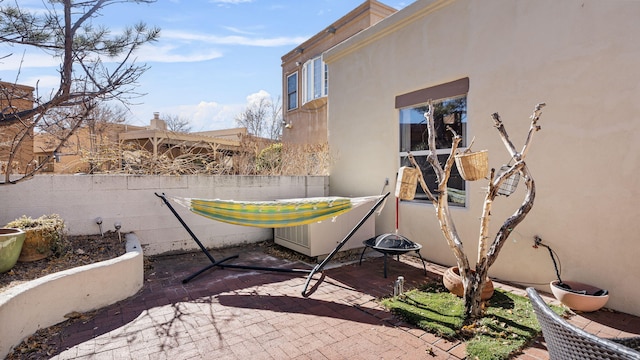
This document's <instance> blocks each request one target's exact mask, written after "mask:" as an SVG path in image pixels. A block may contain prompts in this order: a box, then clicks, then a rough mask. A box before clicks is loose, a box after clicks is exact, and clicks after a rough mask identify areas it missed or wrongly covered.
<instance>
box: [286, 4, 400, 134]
mask: <svg viewBox="0 0 640 360" xmlns="http://www.w3.org/2000/svg"><path fill="white" fill-rule="evenodd" d="M396 11H397V10H396V9H394V8H392V7H390V6H387V5H385V4H383V3H381V2H379V1H376V0H366V1H365V2H363V3H362V4H360V5H359V6H358V7H356V8H355V9H353V10H351V11H350V12H349V13H348V14H346V15H344V16H342V17H341V18H340V19H338V20H336V21H334V22H333V23H332V24H331V25H329V26H327V27H326V28H325V29H323V30H322V31H320V32H319V33H317V34H315V35H314V36H312V37H311V38H310V39H308V40H307V41H305V42H304V43H302V44H300V45H298V46H296V48H295V49H292V50H291V51H289V52H288V53H287V54H285V55H284V56H282V93H283V94H285V95H284V96H283V107H282V108H283V110H284V114H283V115H284V116H283V120H284V123H285V125H284V127H283V130H282V142H283V143H288V144H325V143H326V142H327V84H328V82H329V77H330V74H329V71H328V69H327V66H326V64H325V63H324V61H323V60H322V53H323V52H324V51H325V50H327V49H329V48H331V47H333V46H335V45H336V44H339V43H340V42H342V41H344V40H345V39H348V38H349V37H351V36H353V35H354V34H357V33H358V32H360V31H362V30H364V29H366V28H368V27H370V26H371V25H373V24H375V23H377V22H378V21H380V20H382V19H384V18H385V17H387V16H389V15H391V14H393V13H395V12H396Z"/></svg>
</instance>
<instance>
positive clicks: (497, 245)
mask: <svg viewBox="0 0 640 360" xmlns="http://www.w3.org/2000/svg"><path fill="white" fill-rule="evenodd" d="M544 106H545V104H544V103H541V104H537V105H536V106H535V109H534V111H533V114H532V115H531V117H530V118H531V126H530V127H529V132H528V135H527V139H526V141H525V143H524V145H523V147H522V150H521V151H520V152H518V151H517V150H516V148H515V146H514V145H513V143H512V142H511V140H510V139H509V135H508V134H507V131H506V129H505V127H504V124H503V123H502V120H501V119H500V115H498V113H494V114H492V115H491V117H492V118H493V121H494V126H495V127H496V129H497V130H498V133H499V135H500V138H501V139H502V142H503V144H504V145H505V147H506V149H507V152H508V153H509V155H511V158H512V159H513V160H514V161H515V162H514V164H513V165H511V166H510V167H509V168H508V169H507V170H506V171H504V172H502V173H500V174H497V175H496V172H495V169H491V174H490V178H489V186H488V189H487V192H486V195H485V199H484V203H483V208H482V217H481V220H480V231H479V238H478V258H477V260H476V264H475V269H472V268H471V266H470V262H469V259H468V257H467V255H466V253H465V252H464V247H463V242H462V240H461V239H460V237H459V235H458V232H457V230H456V228H455V224H454V221H453V218H452V217H451V213H450V211H449V205H448V195H447V182H448V180H449V177H450V174H451V168H452V167H453V163H454V156H455V154H456V151H457V150H458V145H459V143H460V141H461V137H460V136H459V135H458V134H455V132H453V130H452V129H450V128H449V129H448V130H449V131H451V132H453V134H454V137H453V140H452V144H451V153H450V154H449V157H448V158H447V161H446V162H445V165H444V167H442V166H441V165H440V163H439V162H438V159H437V156H436V150H437V149H436V146H435V144H436V142H435V130H434V118H433V113H434V111H433V105H432V103H431V101H429V112H428V113H426V114H425V117H426V118H427V125H428V131H429V150H430V153H429V156H428V157H427V159H428V161H429V163H430V164H431V166H432V167H433V169H434V171H435V173H436V176H437V181H438V189H437V192H438V196H434V195H433V194H432V193H431V192H430V191H429V189H428V187H427V186H426V183H425V181H424V179H423V178H422V176H420V177H419V182H420V186H421V187H422V189H423V191H424V192H425V194H427V197H428V198H429V199H430V200H431V201H432V203H433V205H434V207H435V209H436V216H437V218H438V221H439V223H440V230H441V231H442V234H443V235H444V237H445V239H446V241H447V243H448V245H449V247H450V248H451V250H452V252H453V254H454V256H455V257H456V262H457V265H458V268H459V271H460V276H461V278H462V283H463V286H464V301H465V322H466V323H469V322H472V321H474V320H475V319H477V318H480V317H481V316H482V309H483V308H482V300H481V294H482V290H483V287H484V284H485V281H486V279H487V277H488V271H489V268H490V267H491V265H493V263H494V262H495V261H496V259H497V257H498V254H499V252H500V250H501V249H502V246H503V245H504V244H505V241H506V240H507V239H508V237H509V235H510V234H511V233H512V232H513V230H514V229H515V227H516V226H517V225H518V224H520V223H521V222H522V221H523V220H524V218H525V217H526V216H527V214H528V213H529V211H530V210H531V208H532V207H533V202H534V199H535V195H536V188H535V182H534V180H533V177H532V175H531V172H530V171H529V168H528V167H527V165H526V163H525V157H526V155H527V153H528V150H529V148H530V146H531V142H532V140H533V134H534V133H535V132H537V131H538V130H540V126H539V125H538V120H539V119H540V115H541V113H542V108H543V107H544ZM408 158H409V161H410V162H411V163H412V165H413V166H414V167H416V168H419V166H418V164H417V162H416V161H415V159H414V158H413V156H412V155H411V154H409V156H408ZM516 173H517V174H519V175H520V176H521V177H522V178H523V179H524V184H525V186H526V193H525V196H524V199H523V201H522V204H521V205H520V207H519V208H518V209H516V211H515V212H514V213H513V214H512V215H511V216H510V217H509V218H507V219H506V220H505V221H504V223H503V224H502V226H501V227H500V229H499V230H498V232H497V233H496V235H495V237H494V239H493V241H492V242H489V223H490V215H491V207H492V205H493V203H494V200H495V198H496V197H497V196H498V195H500V194H499V192H498V190H499V189H500V187H501V185H502V184H503V183H504V182H505V181H506V180H507V179H509V178H510V177H511V176H513V175H515V174H516Z"/></svg>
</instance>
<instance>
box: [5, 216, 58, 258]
mask: <svg viewBox="0 0 640 360" xmlns="http://www.w3.org/2000/svg"><path fill="white" fill-rule="evenodd" d="M5 227H9V228H18V229H22V230H25V231H29V230H33V231H41V232H42V234H43V237H44V239H45V240H46V242H47V243H48V244H50V248H49V249H47V248H38V249H37V250H38V252H40V253H43V254H44V253H46V252H47V251H49V250H51V253H52V254H53V255H54V256H60V255H62V254H64V252H65V250H66V246H65V245H66V244H65V243H66V241H65V240H66V238H65V234H64V231H63V230H64V220H63V219H62V218H61V217H60V215H58V214H50V215H42V216H40V217H39V218H36V219H32V218H31V217H28V216H26V215H23V216H21V217H19V218H17V219H15V220H13V221H11V222H10V223H8V224H7V225H6V226H5Z"/></svg>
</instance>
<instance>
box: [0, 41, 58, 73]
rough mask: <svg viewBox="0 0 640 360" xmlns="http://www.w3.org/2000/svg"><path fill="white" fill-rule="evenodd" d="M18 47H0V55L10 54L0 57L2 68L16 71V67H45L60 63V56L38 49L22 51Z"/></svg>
mask: <svg viewBox="0 0 640 360" xmlns="http://www.w3.org/2000/svg"><path fill="white" fill-rule="evenodd" d="M18 49H19V48H18V47H7V46H2V47H0V54H1V55H2V56H5V55H9V54H11V56H8V57H6V58H3V59H0V65H2V70H11V71H16V70H18V69H27V68H37V67H41V68H47V67H52V66H58V65H60V58H56V57H53V56H51V55H50V54H46V53H43V52H40V51H38V52H36V51H26V52H24V53H23V52H22V51H20V50H18ZM16 50H17V51H16ZM23 55H24V56H23Z"/></svg>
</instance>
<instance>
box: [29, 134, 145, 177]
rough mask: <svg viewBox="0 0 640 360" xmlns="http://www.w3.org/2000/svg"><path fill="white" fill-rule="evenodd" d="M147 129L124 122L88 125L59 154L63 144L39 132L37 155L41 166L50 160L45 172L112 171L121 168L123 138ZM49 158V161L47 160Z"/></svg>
mask: <svg viewBox="0 0 640 360" xmlns="http://www.w3.org/2000/svg"><path fill="white" fill-rule="evenodd" d="M140 129H144V127H140V126H132V125H127V124H120V123H110V122H99V123H96V124H92V125H91V126H89V125H87V124H84V125H82V126H81V127H80V128H78V129H77V130H76V131H75V132H74V133H73V134H72V135H71V137H69V139H68V140H67V141H66V142H65V144H64V145H63V146H62V148H61V149H60V150H58V152H55V153H54V150H55V149H56V147H57V146H58V145H59V141H58V140H57V138H56V137H54V136H53V135H51V134H46V133H39V134H38V133H37V134H36V136H35V141H34V146H33V153H34V156H35V157H36V159H37V161H38V163H39V164H42V163H43V162H45V161H46V164H45V165H44V166H43V167H42V170H41V173H55V174H76V173H90V172H108V171H114V170H117V169H118V168H119V167H120V161H119V159H120V153H119V151H120V150H119V149H120V148H119V138H118V137H119V135H120V134H122V133H125V132H127V131H134V130H140ZM47 159H48V161H47Z"/></svg>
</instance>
